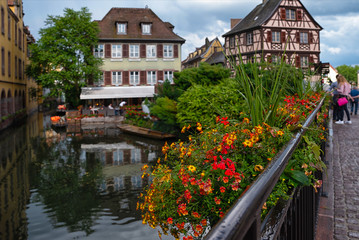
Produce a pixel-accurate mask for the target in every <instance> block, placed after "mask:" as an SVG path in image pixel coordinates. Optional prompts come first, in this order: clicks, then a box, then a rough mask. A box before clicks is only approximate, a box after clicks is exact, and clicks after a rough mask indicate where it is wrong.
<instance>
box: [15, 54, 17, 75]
mask: <svg viewBox="0 0 359 240" xmlns="http://www.w3.org/2000/svg"><path fill="white" fill-rule="evenodd" d="M15 78H17V56H15Z"/></svg>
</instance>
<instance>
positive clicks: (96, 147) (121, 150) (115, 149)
mask: <svg viewBox="0 0 359 240" xmlns="http://www.w3.org/2000/svg"><path fill="white" fill-rule="evenodd" d="M81 149H82V150H83V151H85V152H86V156H88V155H93V156H94V157H95V158H97V159H100V160H101V162H102V165H104V166H106V165H112V166H121V165H127V164H138V163H148V162H151V161H154V160H156V158H157V155H156V151H151V150H149V149H148V148H147V146H141V145H137V146H135V145H132V144H128V143H126V142H120V143H98V144H81ZM86 158H87V157H86ZM83 160H85V159H83Z"/></svg>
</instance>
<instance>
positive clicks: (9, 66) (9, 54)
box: [7, 51, 11, 77]
mask: <svg viewBox="0 0 359 240" xmlns="http://www.w3.org/2000/svg"><path fill="white" fill-rule="evenodd" d="M7 57H8V59H7V63H8V66H7V69H8V74H9V77H11V53H10V51H9V52H8V53H7Z"/></svg>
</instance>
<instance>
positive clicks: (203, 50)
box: [182, 38, 225, 69]
mask: <svg viewBox="0 0 359 240" xmlns="http://www.w3.org/2000/svg"><path fill="white" fill-rule="evenodd" d="M201 62H207V63H209V64H211V65H216V64H221V65H224V63H225V56H224V48H223V46H222V44H221V42H220V41H219V40H218V38H215V39H213V40H212V41H209V40H208V38H206V40H205V44H204V45H202V46H201V47H199V48H197V49H196V51H194V52H191V53H190V54H189V55H188V57H187V58H186V59H185V60H184V61H182V69H185V68H191V67H198V66H199V64H200V63H201Z"/></svg>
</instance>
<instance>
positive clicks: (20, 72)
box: [18, 58, 22, 80]
mask: <svg viewBox="0 0 359 240" xmlns="http://www.w3.org/2000/svg"><path fill="white" fill-rule="evenodd" d="M18 70H19V79H20V80H22V70H21V59H20V58H19V66H18Z"/></svg>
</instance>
